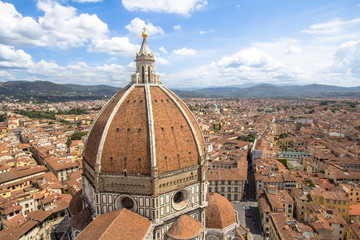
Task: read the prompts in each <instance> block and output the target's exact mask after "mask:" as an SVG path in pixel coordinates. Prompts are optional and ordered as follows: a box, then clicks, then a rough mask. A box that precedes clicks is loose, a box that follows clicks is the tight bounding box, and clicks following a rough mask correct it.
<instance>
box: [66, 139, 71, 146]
mask: <svg viewBox="0 0 360 240" xmlns="http://www.w3.org/2000/svg"><path fill="white" fill-rule="evenodd" d="M71 143H72V141H71V139H70V138H69V139H68V140H66V145H67V146H68V147H70V146H71Z"/></svg>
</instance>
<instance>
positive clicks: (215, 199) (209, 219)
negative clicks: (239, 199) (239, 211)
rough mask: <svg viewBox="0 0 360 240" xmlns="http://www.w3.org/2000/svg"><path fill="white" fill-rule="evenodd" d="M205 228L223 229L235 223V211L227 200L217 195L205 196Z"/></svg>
mask: <svg viewBox="0 0 360 240" xmlns="http://www.w3.org/2000/svg"><path fill="white" fill-rule="evenodd" d="M207 201H208V206H207V207H206V227H207V228H217V229H224V228H226V227H227V226H229V225H231V224H233V223H235V222H236V219H235V210H234V207H233V206H232V205H231V203H230V202H229V200H227V199H226V198H225V197H223V196H221V195H220V194H217V193H213V192H212V193H209V194H208V195H207Z"/></svg>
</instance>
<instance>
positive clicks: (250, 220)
mask: <svg viewBox="0 0 360 240" xmlns="http://www.w3.org/2000/svg"><path fill="white" fill-rule="evenodd" d="M247 179H248V181H247V183H246V185H245V193H244V199H243V201H241V202H240V203H238V204H233V206H234V208H235V210H236V211H237V212H238V214H239V215H238V216H239V220H240V222H241V224H242V225H244V226H245V227H247V228H249V229H250V232H251V233H252V235H253V239H255V240H263V239H264V237H263V229H262V225H261V219H260V215H259V207H258V202H257V201H256V192H255V191H256V188H255V182H254V173H253V164H252V158H251V154H249V155H248V171H247Z"/></svg>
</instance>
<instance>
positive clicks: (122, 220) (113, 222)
mask: <svg viewBox="0 0 360 240" xmlns="http://www.w3.org/2000/svg"><path fill="white" fill-rule="evenodd" d="M150 225H151V221H149V220H148V219H147V218H145V217H143V216H140V215H139V214H137V213H134V212H132V211H130V210H127V209H126V208H122V209H120V210H118V211H114V212H109V213H106V214H103V215H101V216H99V217H97V218H95V219H94V220H93V221H92V222H91V223H90V224H89V225H88V226H87V227H86V228H85V229H84V230H83V231H82V232H81V233H80V235H79V236H78V237H77V238H76V239H77V240H83V239H84V240H95V239H99V240H108V239H109V240H113V239H143V238H144V237H146V234H147V232H148V229H149V227H150Z"/></svg>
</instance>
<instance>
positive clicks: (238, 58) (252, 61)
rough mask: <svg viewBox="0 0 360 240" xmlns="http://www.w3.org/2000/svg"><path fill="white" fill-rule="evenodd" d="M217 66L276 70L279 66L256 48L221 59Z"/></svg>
mask: <svg viewBox="0 0 360 240" xmlns="http://www.w3.org/2000/svg"><path fill="white" fill-rule="evenodd" d="M217 65H218V66H220V67H239V66H248V67H253V68H264V67H267V68H277V67H280V66H281V64H280V63H279V62H278V61H276V60H275V59H273V58H272V57H270V56H269V55H268V54H267V53H265V52H264V51H261V50H260V49H257V48H256V47H252V48H246V49H243V50H241V51H239V52H237V53H235V54H234V55H232V56H230V57H223V58H221V59H220V60H219V61H218V63H217Z"/></svg>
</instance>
